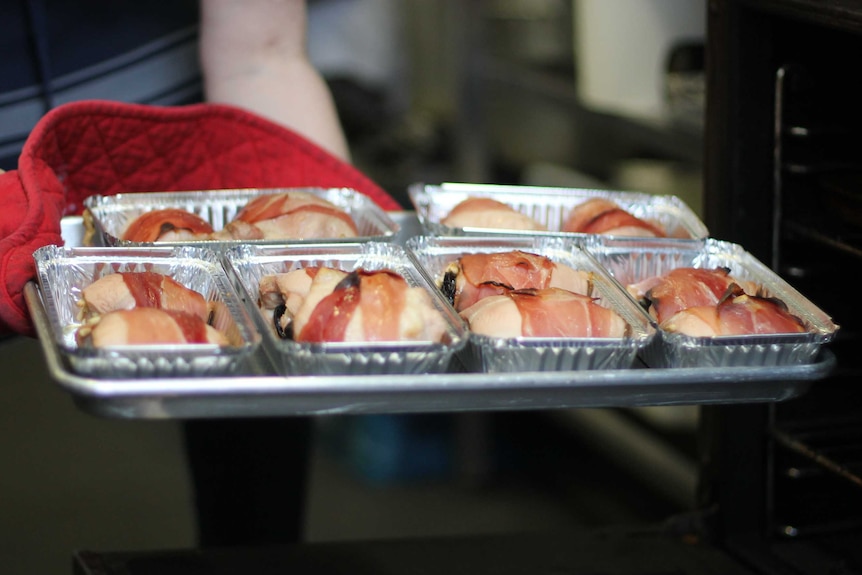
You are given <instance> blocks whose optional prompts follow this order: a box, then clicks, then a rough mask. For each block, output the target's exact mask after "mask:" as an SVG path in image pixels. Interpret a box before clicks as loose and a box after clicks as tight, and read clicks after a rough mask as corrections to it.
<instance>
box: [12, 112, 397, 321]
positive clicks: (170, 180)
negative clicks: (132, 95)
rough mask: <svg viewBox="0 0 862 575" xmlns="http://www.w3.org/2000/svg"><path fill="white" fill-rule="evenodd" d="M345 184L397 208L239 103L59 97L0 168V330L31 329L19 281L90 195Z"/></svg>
mask: <svg viewBox="0 0 862 575" xmlns="http://www.w3.org/2000/svg"><path fill="white" fill-rule="evenodd" d="M298 186H314V187H344V188H352V189H355V190H357V191H358V192H360V193H363V194H365V195H367V196H369V197H370V198H371V199H372V200H374V201H375V203H377V204H378V205H379V206H380V207H381V208H382V209H384V210H397V209H400V207H399V205H398V203H397V202H396V201H395V200H394V199H393V198H392V197H391V196H390V195H388V194H387V193H386V192H385V191H384V190H383V189H381V188H380V187H379V186H377V184H375V183H374V182H372V181H371V180H370V179H369V178H367V177H366V176H365V175H363V174H362V173H361V172H359V171H358V170H356V169H355V168H354V167H352V166H351V165H349V164H347V163H345V162H343V161H341V160H340V159H338V158H336V157H335V156H333V155H332V154H330V153H328V152H327V151H325V150H324V149H322V148H320V147H319V146H317V145H315V144H313V143H312V142H310V141H308V140H306V139H305V138H303V137H301V136H299V135H298V134H296V133H295V132H292V131H290V130H288V129H286V128H283V127H281V126H279V125H277V124H274V123H272V122H270V121H268V120H265V119H263V118H261V117H259V116H256V115H254V114H251V113H249V112H246V111H244V110H241V109H238V108H234V107H231V106H226V105H221V104H195V105H190V106H180V107H161V106H147V105H141V104H126V103H120V102H110V101H102V100H87V101H81V102H73V103H70V104H64V105H62V106H59V107H57V108H55V109H53V110H52V111H50V112H49V113H47V114H46V115H45V116H44V117H43V118H42V119H41V120H40V122H39V123H38V124H37V125H36V126H35V128H34V129H33V131H32V132H31V133H30V135H29V137H28V139H27V141H26V142H25V144H24V148H23V150H22V152H21V156H20V158H19V160H18V169H17V170H13V171H10V172H6V173H0V334H8V333H18V334H23V335H30V336H32V335H33V334H34V330H33V325H32V322H31V320H30V316H29V313H28V311H27V306H26V303H25V302H24V297H23V289H24V285H25V284H26V283H27V282H28V281H30V280H31V279H34V278H35V277H36V269H35V264H34V262H33V252H34V251H35V250H36V249H38V248H40V247H42V246H44V245H48V244H56V245H62V243H63V240H62V238H61V237H60V219H61V218H62V217H63V216H64V215H73V214H80V213H81V212H82V209H83V201H84V199H85V198H87V197H88V196H91V195H93V194H102V195H112V194H116V193H120V192H123V193H129V192H152V191H184V190H212V189H230V188H276V187H298Z"/></svg>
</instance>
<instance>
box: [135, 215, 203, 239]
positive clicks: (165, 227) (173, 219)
mask: <svg viewBox="0 0 862 575" xmlns="http://www.w3.org/2000/svg"><path fill="white" fill-rule="evenodd" d="M211 233H213V228H212V226H211V225H210V223H209V222H208V221H206V220H205V219H203V218H201V217H200V216H198V215H196V214H193V213H191V212H187V211H185V210H180V209H175V208H166V209H163V210H152V211H150V212H146V213H144V214H141V215H140V216H138V217H137V218H136V219H135V220H133V221H132V222H131V223H130V224H129V226H128V227H127V228H126V230H125V231H124V232H123V235H122V238H121V239H123V240H126V241H130V242H170V241H177V240H206V239H209V235H210V234H211Z"/></svg>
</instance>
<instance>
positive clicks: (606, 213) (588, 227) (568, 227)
mask: <svg viewBox="0 0 862 575" xmlns="http://www.w3.org/2000/svg"><path fill="white" fill-rule="evenodd" d="M560 229H561V231H563V232H569V233H582V234H606V235H617V236H635V237H665V236H666V235H667V234H666V233H665V231H664V230H663V229H662V228H661V227H660V226H659V225H657V224H655V223H653V222H648V221H646V220H643V219H641V218H638V217H635V216H633V215H632V214H630V213H629V212H627V211H625V210H624V209H622V208H621V207H619V206H618V205H617V204H616V203H614V202H612V201H610V200H606V199H604V198H592V199H589V200H587V201H585V202H583V203H581V204H579V205H577V206H576V207H575V208H574V209H573V210H572V211H571V212H570V213H569V215H568V216H567V218H566V220H565V221H564V222H563V225H562V227H561V228H560Z"/></svg>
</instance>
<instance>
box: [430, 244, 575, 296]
mask: <svg viewBox="0 0 862 575" xmlns="http://www.w3.org/2000/svg"><path fill="white" fill-rule="evenodd" d="M548 287H559V288H563V289H567V290H569V291H572V292H575V293H580V294H584V295H589V294H590V293H591V292H592V274H590V273H589V272H584V271H580V270H575V269H573V268H571V267H570V266H567V265H564V264H557V263H555V262H554V261H552V260H551V259H550V258H547V257H545V256H542V255H537V254H532V253H529V252H524V251H521V250H512V251H506V252H498V253H475V254H465V255H463V256H461V257H460V258H458V259H457V260H456V261H454V262H452V263H451V264H450V265H449V266H448V268H447V269H446V272H445V273H444V275H443V278H442V280H441V285H440V289H441V290H442V291H443V294H444V295H445V296H446V297H447V298H448V299H449V302H450V303H452V305H453V306H454V307H455V309H456V310H457V311H461V310H464V309H466V308H468V307H470V306H471V305H473V304H474V303H476V302H477V301H479V300H480V299H482V298H485V297H488V296H491V295H499V294H503V293H506V292H509V291H513V290H522V289H543V288H548Z"/></svg>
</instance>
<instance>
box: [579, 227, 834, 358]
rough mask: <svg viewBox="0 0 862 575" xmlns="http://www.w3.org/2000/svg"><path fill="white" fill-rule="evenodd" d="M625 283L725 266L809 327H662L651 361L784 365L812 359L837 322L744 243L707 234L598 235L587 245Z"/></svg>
mask: <svg viewBox="0 0 862 575" xmlns="http://www.w3.org/2000/svg"><path fill="white" fill-rule="evenodd" d="M585 248H586V249H587V251H589V252H590V253H591V254H592V255H593V256H595V258H596V259H597V260H598V261H599V262H600V263H601V264H602V265H603V266H604V267H605V268H606V269H607V270H608V272H609V273H610V274H611V275H613V276H614V277H615V278H616V279H617V281H619V282H620V284H621V285H623V286H628V285H630V284H633V283H636V282H639V281H642V280H645V279H647V278H650V277H654V276H659V275H663V274H665V273H667V272H669V271H671V270H673V269H675V268H678V267H696V268H715V267H726V268H728V269H729V270H730V275H731V276H733V277H735V278H738V279H740V280H743V281H751V282H754V283H756V284H757V285H758V286H760V287H761V289H762V294H763V295H764V296H766V297H775V298H778V299H780V300H782V301H784V303H785V304H787V307H788V310H789V311H790V313H792V314H793V315H795V316H796V317H798V318H800V319H801V320H802V321H803V322H804V324H805V326H806V328H807V332H805V333H793V334H775V335H745V336H719V337H691V336H688V335H684V334H680V333H671V332H667V331H664V330H661V329H659V331H658V336H657V337H656V338H655V340H654V341H653V342H652V344H651V345H650V346H648V347H647V348H645V349H644V350H643V351H642V352H641V356H642V359H643V360H644V362H645V363H646V364H647V365H649V366H651V367H725V366H728V367H740V366H752V367H754V366H757V367H762V366H780V365H794V364H805V363H811V362H813V361H815V360H816V358H817V355H818V353H819V351H820V348H821V346H822V345H823V344H825V343H828V342H830V341H831V340H832V339H833V338H834V336H835V333H836V332H837V330H838V326H837V325H836V324H834V323H833V322H832V319H831V318H830V317H829V316H828V315H827V314H826V313H825V312H823V311H822V310H821V309H819V308H818V307H817V306H815V305H814V304H813V303H812V302H811V301H809V300H808V299H807V298H805V297H804V296H803V295H802V294H800V293H799V292H798V291H797V290H796V289H795V288H793V287H792V286H791V285H790V284H788V283H787V282H786V281H785V280H783V279H782V278H781V277H779V276H778V274H776V273H775V272H773V271H772V270H771V269H769V268H768V267H767V266H766V265H765V264H763V263H762V262H760V261H759V260H757V259H756V258H755V257H754V256H753V255H752V254H750V253H749V252H747V251H746V250H745V249H744V248H743V247H742V246H740V245H738V244H733V243H730V242H725V241H720V240H715V239H712V238H707V239H705V240H700V241H696V240H692V241H687V242H672V241H662V240H657V239H656V240H652V239H651V240H643V239H641V240H626V239H615V238H600V237H596V238H594V239H592V240H590V241H588V242H587V243H586V245H585Z"/></svg>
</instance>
